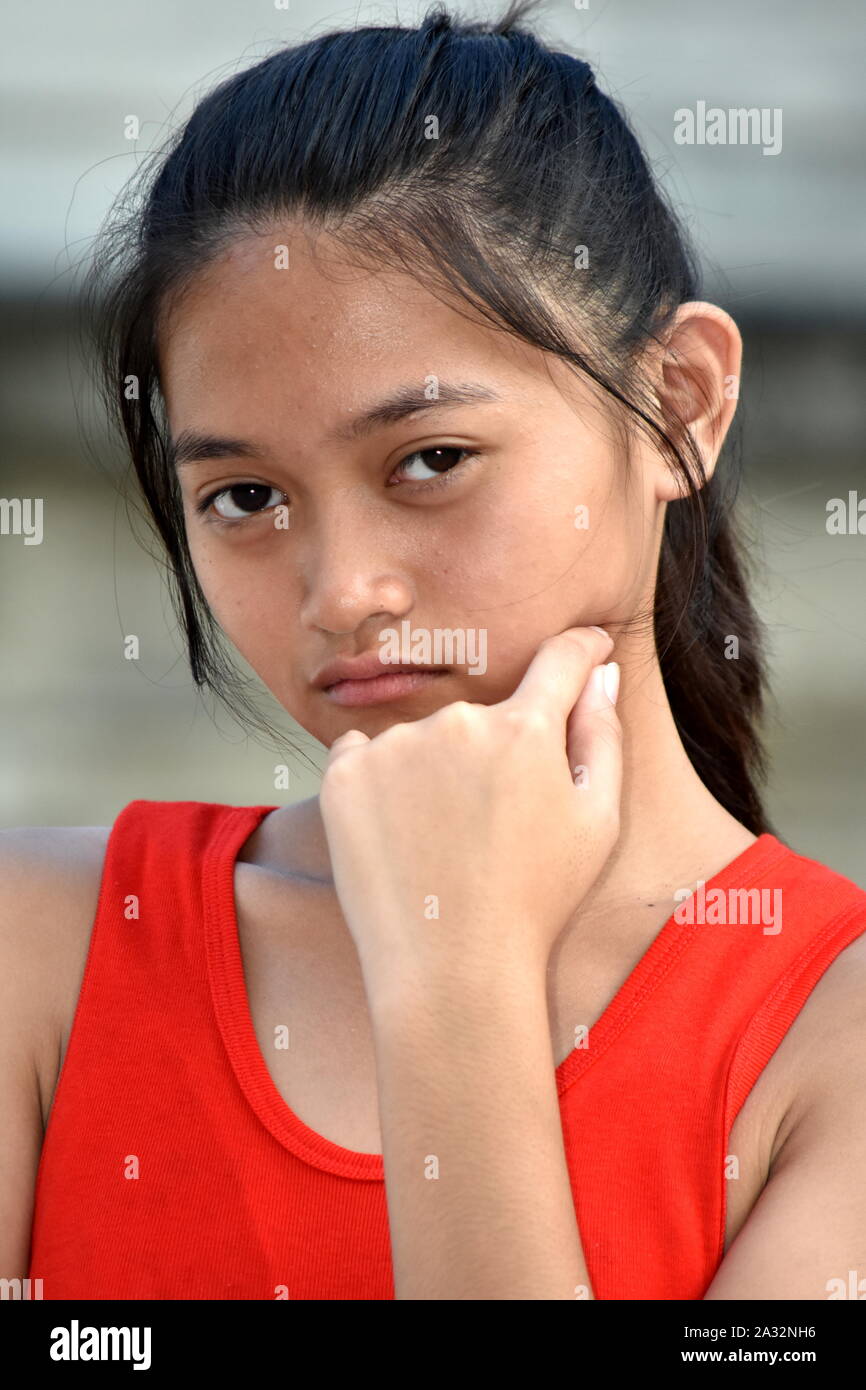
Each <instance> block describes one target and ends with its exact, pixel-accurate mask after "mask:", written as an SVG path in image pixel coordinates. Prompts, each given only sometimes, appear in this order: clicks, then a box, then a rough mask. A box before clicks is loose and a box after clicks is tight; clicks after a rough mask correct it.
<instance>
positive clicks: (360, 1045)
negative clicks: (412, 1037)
mask: <svg viewBox="0 0 866 1390" xmlns="http://www.w3.org/2000/svg"><path fill="white" fill-rule="evenodd" d="M239 870H241V871H240V872H239V875H238V879H237V881H236V900H237V917H238V931H239V936H240V944H241V954H242V957H243V965H244V976H245V982H246V988H247V997H248V1002H249V1008H250V1015H251V1020H252V1024H253V1029H254V1032H255V1035H256V1039H257V1041H258V1045H259V1048H260V1050H261V1053H262V1056H263V1058H264V1061H265V1065H266V1067H267V1069H268V1072H269V1074H270V1076H271V1079H272V1081H273V1083H274V1085H275V1087H276V1089H277V1091H278V1093H279V1095H280V1096H281V1098H282V1099H283V1101H284V1102H285V1104H286V1105H287V1106H288V1107H289V1109H291V1110H292V1111H293V1112H294V1114H295V1115H296V1116H297V1117H298V1118H299V1119H300V1120H302V1121H303V1123H304V1124H306V1125H307V1126H309V1127H310V1128H311V1129H312V1130H314V1131H315V1132H316V1133H317V1134H319V1135H321V1136H323V1137H324V1138H326V1139H328V1140H330V1141H331V1142H332V1143H334V1144H337V1145H339V1146H340V1147H342V1148H345V1149H350V1150H352V1151H354V1152H360V1153H377V1154H379V1153H381V1152H382V1134H381V1126H380V1119H379V1108H378V1098H377V1087H376V1064H375V1052H374V1044H373V1029H372V1021H371V1018H370V1013H369V1009H368V1007H367V1002H366V995H365V991H364V984H363V978H362V975H361V970H360V966H359V963H358V957H357V953H356V951H355V947H354V943H353V942H352V939H351V937H350V935H349V932H348V930H347V928H346V925H345V922H344V920H343V918H342V915H341V913H340V912H339V909H338V907H337V906H336V902H335V899H334V897H333V893H332V892H330V891H325V890H323V889H321V887H319V886H313V885H311V886H310V887H309V888H308V887H307V886H306V885H303V886H301V885H295V884H294V883H289V884H288V885H285V884H284V885H281V886H280V889H279V893H278V895H277V897H276V898H275V897H274V894H273V885H272V884H265V883H263V882H262V881H261V880H260V879H259V878H257V877H256V876H249V877H246V876H245V875H244V874H243V872H242V866H239ZM640 954H641V947H640V945H638V944H634V943H633V944H632V945H631V946H630V947H627V948H625V949H624V950H623V951H622V952H620V953H619V954H618V955H617V954H616V953H614V954H611V953H609V952H607V953H603V954H600V955H598V957H597V958H596V959H594V960H591V959H590V958H589V954H588V953H587V952H585V951H583V952H581V951H568V952H563V953H562V954H561V955H560V957H559V958H558V959H556V960H555V961H553V962H552V969H551V971H550V974H549V977H548V1014H549V1020H550V1034H551V1044H552V1049H553V1056H554V1059H555V1063H556V1065H557V1066H558V1065H559V1064H560V1063H561V1062H562V1061H563V1060H564V1059H565V1058H566V1057H567V1056H568V1054H569V1053H570V1052H571V1051H572V1049H573V1048H574V1045H575V1031H574V1020H575V1019H579V1020H581V1021H582V1023H583V1024H584V1025H585V1026H588V1027H591V1026H592V1025H593V1024H594V1023H595V1022H596V1021H597V1020H598V1019H599V1018H600V1017H601V1016H602V1014H603V1013H604V1011H605V1009H606V1008H607V1007H608V1005H609V1004H610V1003H611V1001H612V999H613V998H614V996H615V994H616V992H617V990H618V989H619V988H620V987H621V985H622V984H623V982H624V981H625V980H626V979H627V977H628V975H629V973H630V971H631V970H632V969H633V968H634V966H635V964H636V963H637V959H639V957H640ZM786 1085H787V1074H783V1072H782V1068H781V1066H780V1065H778V1066H774V1059H771V1061H770V1062H769V1063H768V1064H767V1066H766V1067H765V1068H764V1070H763V1072H762V1073H761V1075H760V1076H759V1078H758V1080H757V1082H756V1084H755V1086H754V1087H753V1088H752V1090H751V1092H750V1094H749V1096H748V1097H747V1099H746V1102H745V1104H744V1105H743V1107H742V1109H741V1111H740V1113H739V1115H738V1116H737V1118H736V1120H735V1121H734V1125H733V1127H732V1130H731V1134H730V1137H729V1143H728V1153H729V1154H730V1155H732V1156H735V1157H736V1160H737V1161H736V1165H731V1168H732V1169H734V1168H735V1170H736V1173H737V1176H736V1177H735V1178H733V1177H731V1178H729V1179H727V1180H726V1181H727V1187H726V1198H727V1202H726V1226H725V1228H726V1249H727V1248H728V1246H729V1245H730V1244H731V1242H732V1241H733V1239H734V1238H735V1236H736V1235H737V1233H738V1232H739V1230H740V1228H741V1227H742V1225H743V1223H744V1222H745V1220H746V1218H747V1217H748V1215H749V1212H750V1211H751V1210H752V1207H753V1206H754V1204H755V1202H756V1201H757V1199H758V1197H759V1196H760V1193H761V1191H762V1189H763V1187H764V1184H765V1182H766V1180H767V1176H768V1172H769V1163H770V1156H771V1151H772V1143H773V1139H774V1137H775V1134H776V1131H777V1129H778V1124H779V1121H780V1119H781V1115H782V1113H783V1098H784V1096H785V1095H786V1094H787V1090H786Z"/></svg>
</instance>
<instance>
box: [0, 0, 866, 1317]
mask: <svg viewBox="0 0 866 1390" xmlns="http://www.w3.org/2000/svg"><path fill="white" fill-rule="evenodd" d="M530 8H531V7H530V6H527V5H526V4H519V5H516V6H515V5H512V6H511V7H510V8H509V9H508V11H507V12H506V13H505V15H504V16H503V17H502V19H501V20H499V21H498V22H496V23H493V24H490V25H484V24H478V23H467V22H463V21H460V20H458V19H457V18H455V17H454V16H451V15H449V14H448V13H447V12H446V11H445V10H444V9H442V8H439V7H436V8H434V9H432V10H431V11H429V12H428V14H427V16H426V17H425V18H424V20H423V22H422V23H421V24H420V26H419V27H418V28H416V29H399V28H367V29H360V30H357V31H354V32H334V33H329V34H325V35H323V36H321V37H319V38H316V39H314V40H312V41H311V42H308V43H305V44H302V45H301V46H299V47H297V48H291V49H285V50H281V51H279V52H277V53H275V54H273V55H272V56H271V57H269V58H267V59H266V60H265V61H263V62H260V63H258V64H257V65H256V66H254V67H252V68H250V69H248V70H247V71H243V72H240V73H239V74H237V75H236V76H234V77H232V78H231V79H230V80H228V81H226V82H224V83H223V84H222V85H221V86H219V87H218V88H217V89H216V90H215V91H214V92H212V93H211V94H210V95H209V96H208V97H207V98H205V99H204V100H203V101H201V102H200V104H199V105H198V107H197V108H196V110H195V111H194V113H193V115H192V117H191V119H190V120H189V122H188V123H187V125H186V127H185V129H184V130H183V131H182V134H181V136H180V138H179V139H178V140H177V142H176V143H175V144H174V146H173V148H172V149H171V150H170V151H169V152H168V153H166V154H164V155H163V156H161V157H160V160H159V163H158V165H157V167H156V168H155V170H154V171H153V176H152V177H151V178H150V179H149V180H148V181H147V183H146V185H145V186H144V188H143V198H142V202H141V204H140V205H139V206H138V207H137V208H136V209H135V210H134V212H133V216H132V219H131V220H129V221H124V222H121V223H119V224H118V226H117V227H116V228H115V229H114V232H113V233H112V235H111V237H110V238H109V240H108V242H107V243H106V244H105V246H104V249H103V253H102V255H101V256H97V260H96V265H95V275H96V278H95V280H94V282H93V283H94V285H99V286H100V287H101V286H102V285H103V283H106V293H105V295H104V297H103V298H102V299H100V300H99V304H98V311H99V315H100V318H99V325H100V334H101V347H102V361H103V363H104V368H105V382H106V389H107V395H108V399H109V402H110V404H111V405H112V406H113V407H116V408H117V410H118V412H119V418H120V423H121V425H122V428H123V430H124V433H125V438H126V441H127V444H128V447H129V451H130V454H131V458H132V461H133V464H134V467H135V471H136V475H137V478H138V481H139V483H140V486H141V489H142V492H143V495H144V498H145V500H146V503H147V505H148V507H149V509H150V513H151V515H152V517H153V520H154V523H155V525H156V527H157V529H158V531H159V534H160V536H161V538H162V541H163V542H164V544H165V547H166V551H167V555H168V559H169V563H170V570H171V575H172V580H173V584H174V592H175V596H176V599H177V603H178V609H179V613H180V617H181V620H182V623H183V625H184V631H185V634H186V638H187V642H188V648H189V656H190V662H191V668H192V672H193V676H194V678H195V680H196V682H197V683H198V684H199V685H201V686H209V687H211V688H212V689H214V690H217V691H218V692H220V693H221V694H222V695H223V696H224V698H226V699H227V700H229V701H230V702H234V703H235V705H237V703H238V701H239V699H240V697H241V695H242V691H241V688H240V686H239V684H238V678H237V677H236V676H233V675H232V673H231V671H230V670H229V669H228V668H227V664H226V660H225V655H224V651H223V649H222V648H221V646H220V639H221V634H225V636H226V637H227V638H228V639H229V642H230V643H231V644H232V645H233V646H234V647H235V648H236V649H237V650H238V651H239V652H240V653H241V654H242V656H243V657H244V658H245V659H246V660H247V662H248V663H249V664H250V665H251V666H252V668H253V669H254V671H255V672H256V673H257V675H258V676H259V677H260V678H261V680H262V681H263V682H264V684H265V686H267V687H268V688H269V689H270V690H271V691H272V692H273V694H274V695H275V696H276V698H277V699H278V700H279V701H280V703H281V705H282V706H283V707H284V708H285V709H286V710H287V711H288V712H289V713H290V714H291V715H292V716H294V718H295V719H296V720H297V721H298V722H299V723H300V724H301V725H302V726H303V727H304V728H306V729H307V730H308V731H309V732H310V733H311V734H313V735H314V736H315V737H316V738H317V739H319V740H320V741H321V742H322V743H323V744H324V745H326V746H327V747H328V749H329V755H328V763H327V767H326V770H325V775H324V780H323V782H322V786H321V794H320V796H319V797H318V798H312V799H311V800H309V801H306V802H303V803H302V804H300V805H291V806H285V807H275V806H272V805H266V804H263V805H256V806H242V807H237V806H232V805H214V804H208V803H201V802H195V801H188V802H152V801H142V800H138V801H132V802H131V803H130V804H129V805H128V806H126V808H125V809H124V810H123V811H122V812H121V814H120V815H119V816H118V818H117V820H116V821H115V823H114V825H113V826H111V827H107V828H102V829H100V828H83V829H78V830H75V829H72V830H50V831H48V830H45V831H35V830H19V831H10V832H7V833H6V835H5V837H4V838H5V844H4V850H3V866H2V867H3V873H2V883H3V910H2V923H3V932H2V952H3V966H4V968H3V970H2V972H0V974H2V982H3V983H2V990H3V1000H2V1010H0V1017H2V1019H3V1028H4V1047H3V1049H2V1054H0V1056H2V1071H0V1085H2V1105H3V1117H4V1118H3V1124H2V1129H0V1132H2V1141H0V1142H2V1145H3V1149H2V1189H0V1190H2V1198H0V1200H2V1204H3V1211H2V1219H0V1233H2V1234H0V1241H2V1245H0V1266H2V1268H0V1273H2V1275H3V1276H4V1277H12V1278H23V1277H25V1276H26V1275H29V1277H30V1278H31V1279H32V1280H36V1279H41V1280H42V1292H43V1296H44V1297H45V1298H48V1299H61V1298H81V1299H110V1298H122V1299H147V1298H159V1299H178V1298H199V1299H274V1298H277V1299H279V1298H292V1299H321V1298H325V1299H390V1298H394V1297H396V1298H401V1299H447V1298H452V1299H491V1298H492V1299H574V1298H597V1299H647V1300H649V1299H692V1300H697V1299H704V1298H707V1299H737V1298H745V1299H792V1298H806V1299H824V1298H828V1297H834V1296H838V1287H839V1284H840V1281H847V1280H848V1277H849V1271H851V1270H854V1271H863V1272H864V1274H866V1196H864V1192H863V1185H862V1181H861V1174H862V1170H863V1166H864V1163H866V1106H864V1104H863V1100H864V1096H866V1047H864V1040H866V1005H864V1002H863V1001H864V999H866V939H864V932H866V893H864V892H863V891H862V890H860V889H859V888H858V887H856V886H855V885H854V884H853V883H852V882H850V881H849V880H847V879H845V878H843V877H841V876H840V875H838V874H836V873H834V872H832V871H831V870H829V869H828V868H826V867H824V866H822V865H821V864H818V863H816V862H814V861H812V860H810V859H807V858H804V857H803V856H801V855H799V854H797V853H796V852H795V851H794V850H792V849H790V848H789V847H788V846H787V845H785V844H784V843H783V842H782V841H781V840H780V839H779V838H778V837H777V836H776V835H775V834H774V833H773V831H772V829H771V828H770V827H769V825H768V823H767V820H766V818H765V815H764V811H763V808H762V804H761V797H760V793H759V790H758V782H759V778H760V774H761V772H762V769H763V761H762V750H761V744H760V741H759V735H758V722H759V718H760V714H761V706H762V694H763V689H764V674H763V664H762V656H761V648H760V642H759V634H758V626H757V623H756V620H755V615H754V613H753V610H752V607H751V604H750V601H749V597H748V594H747V591H746V587H745V584H744V578H743V569H742V565H741V559H740V556H739V552H738V536H737V530H736V523H735V520H734V514H733V511H732V506H733V487H732V477H731V474H730V472H729V469H728V466H727V465H726V464H725V462H724V461H721V460H720V453H721V449H722V444H723V441H724V439H725V436H726V434H727V432H728V429H729V426H730V424H731V420H732V416H733V414H734V411H735V405H736V395H737V391H736V384H737V382H738V379H739V373H740V357H741V343H740V337H739V334H738V331H737V328H736V325H735V324H734V323H733V322H732V320H731V318H730V317H729V316H728V314H727V313H725V312H724V311H723V310H722V309H720V308H719V307H717V306H715V305H712V304H709V303H706V302H704V301H702V300H701V299H700V294H699V284H698V279H697V272H696V268H695V265H694V262H693V257H692V256H691V254H690V253H689V251H688V250H687V248H686V246H685V244H684V240H683V237H682V234H681V232H680V229H679V228H678V226H677V224H676V221H675V219H674V217H673V216H672V214H671V212H670V210H669V209H668V208H667V206H666V204H665V202H664V201H663V199H662V196H661V194H660V193H659V191H658V190H657V189H656V187H655V186H654V183H653V180H652V178H651V175H650V173H649V170H648V168H647V164H646V162H645V160H644V157H643V156H642V154H641V152H640V150H639V147H638V145H637V143H636V141H635V138H634V136H633V134H632V133H631V131H630V129H629V126H628V124H627V122H626V120H625V119H624V117H623V115H622V114H621V112H620V111H619V110H618V108H617V107H616V106H615V105H614V104H613V102H612V101H611V100H610V99H609V98H608V97H606V96H605V95H604V94H603V93H602V92H600V91H599V90H598V88H597V86H596V84H595V81H594V78H593V74H592V72H591V70H590V69H589V67H588V66H587V65H586V63H584V62H582V61H580V60H578V59H576V58H574V57H571V56H569V55H567V54H563V53H560V52H556V51H553V50H551V49H550V48H549V47H548V46H546V45H545V44H544V43H543V42H541V41H540V39H539V38H538V37H537V36H535V35H534V34H533V33H532V31H531V29H530V28H529V27H528V24H527V15H528V12H529V9H530ZM109 270H110V271H111V275H110V277H109V276H108V275H107V272H108V271H109ZM855 1296H856V1295H855Z"/></svg>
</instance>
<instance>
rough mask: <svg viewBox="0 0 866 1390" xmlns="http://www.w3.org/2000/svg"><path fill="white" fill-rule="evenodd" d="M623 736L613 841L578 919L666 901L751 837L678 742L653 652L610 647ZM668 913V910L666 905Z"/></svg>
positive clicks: (619, 645)
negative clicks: (617, 669) (618, 817)
mask: <svg viewBox="0 0 866 1390" xmlns="http://www.w3.org/2000/svg"><path fill="white" fill-rule="evenodd" d="M615 656H616V659H617V660H618V661H619V662H620V667H621V685H620V694H619V698H618V700H617V713H618V714H619V718H620V723H621V725H622V730H623V785H622V801H621V822H620V835H619V839H618V840H617V843H616V845H615V846H614V849H613V851H612V853H611V854H610V856H609V858H608V860H607V862H606V863H605V866H604V868H603V869H602V872H601V874H600V875H599V877H598V878H597V879H596V881H595V883H594V884H593V886H592V888H591V889H590V892H589V893H588V894H587V896H586V897H585V898H584V900H583V903H582V904H581V907H580V916H581V918H582V919H583V920H584V921H585V920H586V918H587V917H589V916H594V915H596V914H597V913H607V912H609V911H610V910H611V908H616V907H617V906H620V907H625V908H627V907H628V905H629V904H631V903H635V902H638V901H645V900H646V899H655V900H656V901H658V900H660V899H661V900H662V901H664V900H666V899H667V900H670V895H671V894H672V892H673V891H674V889H676V888H679V887H683V888H686V887H693V886H694V884H695V881H696V879H697V878H698V877H701V878H704V879H708V878H710V877H711V876H712V875H713V874H715V873H718V871H719V870H720V869H723V868H724V867H725V865H726V864H729V863H730V862H731V861H732V860H733V859H735V858H736V857H737V855H739V854H741V853H742V852H743V850H744V849H746V848H747V847H748V846H749V845H750V844H752V843H753V842H754V840H755V838H756V836H754V835H753V834H752V832H751V831H750V830H748V829H747V828H746V827H745V826H744V825H742V824H741V823H740V822H739V821H738V820H736V819H735V818H734V817H733V816H732V815H731V814H730V813H729V812H728V811H726V810H725V808H724V807H723V806H722V805H720V803H719V802H718V801H717V800H716V799H715V797H714V796H713V795H712V793H711V792H710V791H709V790H708V788H707V787H706V786H705V785H704V783H703V782H702V781H701V779H700V777H699V776H698V774H697V772H696V771H695V768H694V766H693V764H692V762H691V760H690V759H689V756H688V754H687V753H686V751H685V749H684V747H683V745H682V742H681V740H680V736H679V732H678V730H677V727H676V723H675V721H674V717H673V714H672V713H671V708H670V704H669V703H668V698H667V693H666V691H665V688H664V681H663V679H662V673H661V668H660V666H659V663H658V658H657V656H656V653H655V648H654V646H652V647H651V650H650V651H649V652H647V651H646V650H642V649H641V646H639V645H638V644H637V643H635V644H634V646H633V647H632V646H631V644H630V643H629V640H628V639H627V638H626V637H623V638H622V639H621V640H618V641H617V647H616V651H615ZM671 910H673V904H672V902H671Z"/></svg>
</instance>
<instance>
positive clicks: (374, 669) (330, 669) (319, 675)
mask: <svg viewBox="0 0 866 1390" xmlns="http://www.w3.org/2000/svg"><path fill="white" fill-rule="evenodd" d="M444 669H445V668H444V667H442V666H425V665H424V664H423V663H421V662H417V663H416V662H411V661H410V662H409V663H408V664H407V663H403V662H390V661H383V660H382V658H381V654H380V652H379V650H378V649H377V650H375V651H369V652H362V653H361V655H360V656H338V657H337V658H336V659H335V660H334V661H327V662H325V665H324V666H322V667H320V669H319V670H318V671H317V672H316V674H315V675H314V676H313V679H312V682H311V683H312V684H313V685H314V686H316V687H317V688H318V689H319V690H325V689H326V688H327V687H328V686H330V685H336V683H337V682H338V681H364V680H373V679H375V678H376V677H379V676H393V675H395V674H397V673H399V672H404V671H410V672H412V673H416V672H418V671H442V670H444Z"/></svg>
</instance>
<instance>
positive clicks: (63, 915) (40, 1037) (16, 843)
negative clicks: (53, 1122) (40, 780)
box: [0, 826, 108, 1287]
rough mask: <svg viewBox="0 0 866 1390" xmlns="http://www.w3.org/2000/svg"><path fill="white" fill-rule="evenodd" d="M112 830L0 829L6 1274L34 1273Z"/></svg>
mask: <svg viewBox="0 0 866 1390" xmlns="http://www.w3.org/2000/svg"><path fill="white" fill-rule="evenodd" d="M107 834H108V832H107V830H106V829H105V828H103V827H90V826H86V827H75V828H68V829H67V828H54V827H52V828H49V829H42V828H37V827H33V828H31V827H26V828H21V829H16V830H4V831H2V832H0V1279H21V1280H23V1279H25V1278H26V1277H27V1269H28V1265H29V1259H30V1229H31V1223H32V1219H33V1196H34V1189H35V1183H36V1174H37V1171H38V1167H39V1158H40V1154H41V1152H42V1141H43V1127H44V1120H45V1116H46V1115H47V1113H48V1109H49V1106H50V1103H51V1098H52V1094H53V1090H54V1084H55V1082H56V1079H57V1074H58V1070H59V1064H60V1053H61V1046H62V1041H63V1035H64V1033H68V1026H69V1025H70V1024H71V1021H72V1014H73V1012H74V1009H75V1001H76V999H77V995H78V988H79V986H80V983H81V976H82V974H83V970H84V961H85V958H86V953H87V946H88V943H89V940H90V924H91V922H92V919H93V913H94V910H95V906H96V896H97V893H98V888H99V875H100V870H101V863H102V856H103V852H104V845H105V839H106V837H107ZM35 1273H36V1275H37V1276H38V1271H35ZM3 1287H5V1286H3Z"/></svg>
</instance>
